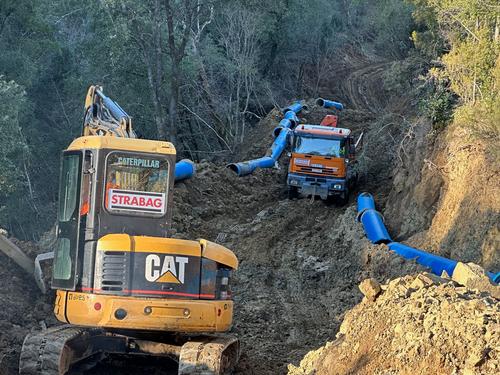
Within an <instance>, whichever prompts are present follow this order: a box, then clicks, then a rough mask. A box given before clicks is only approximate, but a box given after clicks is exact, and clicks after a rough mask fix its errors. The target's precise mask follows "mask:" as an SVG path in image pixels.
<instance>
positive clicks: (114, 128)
mask: <svg viewBox="0 0 500 375" xmlns="http://www.w3.org/2000/svg"><path fill="white" fill-rule="evenodd" d="M82 135H83V136H87V135H102V136H115V137H124V138H137V135H136V134H135V132H134V130H133V129H132V119H131V118H130V116H129V115H128V114H127V112H125V111H124V110H123V108H122V107H120V105H119V104H118V103H116V102H115V101H114V100H112V99H110V98H109V97H107V96H106V95H104V93H103V92H102V87H101V86H94V85H93V86H90V87H89V89H88V91H87V96H86V98H85V117H84V120H83V131H82Z"/></svg>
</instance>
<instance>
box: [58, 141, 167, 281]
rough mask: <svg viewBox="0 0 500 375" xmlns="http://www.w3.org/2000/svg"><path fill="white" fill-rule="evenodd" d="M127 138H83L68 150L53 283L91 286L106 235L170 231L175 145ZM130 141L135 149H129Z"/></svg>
mask: <svg viewBox="0 0 500 375" xmlns="http://www.w3.org/2000/svg"><path fill="white" fill-rule="evenodd" d="M128 141H129V142H127V140H126V139H121V138H111V137H109V138H108V137H97V136H90V137H84V138H83V139H82V138H79V139H77V140H76V141H75V142H73V143H72V144H71V145H70V147H69V148H68V150H66V151H65V152H64V153H63V156H62V163H61V180H60V187H59V206H58V229H57V233H58V239H57V243H56V249H55V254H54V272H53V274H52V287H53V288H56V289H64V290H75V289H76V288H77V287H80V288H82V287H87V288H91V287H92V286H93V281H94V274H95V272H94V269H93V267H92V261H93V257H94V253H95V247H96V244H97V240H98V239H99V238H101V237H103V236H105V235H107V234H110V233H126V234H128V235H131V236H133V235H141V236H157V237H167V236H168V226H169V223H170V217H171V211H172V209H171V205H172V199H171V197H172V187H173V183H174V180H173V170H174V168H175V149H174V148H173V146H172V145H171V144H169V143H167V142H157V141H144V140H133V141H131V140H128ZM131 142H133V143H134V145H135V147H136V149H137V150H136V151H130V150H127V145H126V143H131ZM151 142H153V144H151ZM137 145H144V146H148V147H149V148H150V149H149V150H148V147H144V151H140V150H138V147H137ZM120 146H121V147H120ZM104 147H106V148H104ZM152 148H156V150H153V149H152ZM148 151H149V152H148ZM151 151H155V152H151ZM158 151H159V152H158Z"/></svg>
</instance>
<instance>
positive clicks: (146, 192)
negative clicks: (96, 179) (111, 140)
mask: <svg viewBox="0 0 500 375" xmlns="http://www.w3.org/2000/svg"><path fill="white" fill-rule="evenodd" d="M168 176H169V165H168V162H167V160H165V159H162V158H159V157H158V156H156V157H155V156H152V155H138V154H130V153H121V152H114V153H112V154H110V155H109V156H108V158H107V162H106V196H105V205H106V209H107V210H108V211H110V212H114V213H131V214H141V215H144V214H147V215H150V216H162V215H163V214H165V212H166V201H167V200H166V194H167V188H168Z"/></svg>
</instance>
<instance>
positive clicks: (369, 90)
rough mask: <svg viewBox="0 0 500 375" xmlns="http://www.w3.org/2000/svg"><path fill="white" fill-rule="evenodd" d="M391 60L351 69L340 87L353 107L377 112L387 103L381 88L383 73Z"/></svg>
mask: <svg viewBox="0 0 500 375" xmlns="http://www.w3.org/2000/svg"><path fill="white" fill-rule="evenodd" d="M390 64H391V62H381V63H376V64H370V65H366V66H363V67H360V68H358V69H356V70H354V71H352V72H351V73H350V74H349V75H348V76H347V77H346V79H345V80H343V81H341V83H340V87H341V90H342V91H343V92H344V95H345V96H347V97H348V98H349V100H350V101H351V103H352V106H353V109H357V110H363V111H369V112H372V113H379V112H381V111H383V109H384V108H385V106H386V105H387V96H386V94H385V93H384V89H383V73H384V70H385V69H386V68H387V67H388V66H389V65H390Z"/></svg>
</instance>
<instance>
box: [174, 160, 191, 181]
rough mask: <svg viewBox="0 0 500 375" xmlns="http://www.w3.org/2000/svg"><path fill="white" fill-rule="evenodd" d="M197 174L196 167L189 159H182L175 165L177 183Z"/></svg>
mask: <svg viewBox="0 0 500 375" xmlns="http://www.w3.org/2000/svg"><path fill="white" fill-rule="evenodd" d="M195 174H196V165H195V164H194V163H193V162H192V161H191V160H189V159H182V160H181V161H179V162H177V163H176V164H175V172H174V176H175V181H181V180H185V179H187V178H191V177H193V176H194V175H195Z"/></svg>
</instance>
